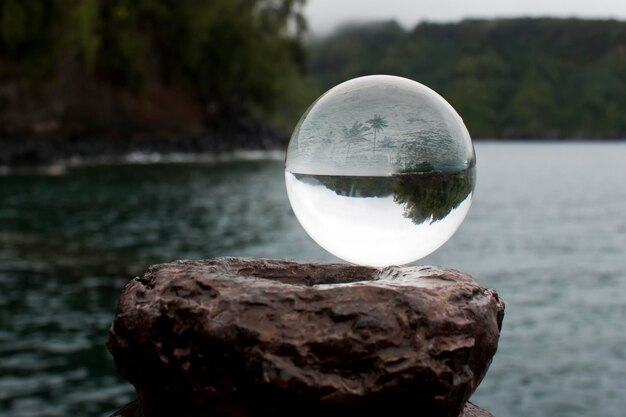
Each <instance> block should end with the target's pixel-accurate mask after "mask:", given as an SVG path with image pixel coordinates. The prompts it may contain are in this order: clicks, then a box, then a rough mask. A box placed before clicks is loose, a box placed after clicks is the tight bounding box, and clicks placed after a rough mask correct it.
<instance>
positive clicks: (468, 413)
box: [111, 401, 493, 417]
mask: <svg viewBox="0 0 626 417" xmlns="http://www.w3.org/2000/svg"><path fill="white" fill-rule="evenodd" d="M111 417H144V414H143V411H142V410H141V404H139V401H133V402H131V403H129V404H126V405H125V406H124V407H122V408H120V409H119V410H118V411H117V412H116V413H114V414H113V415H112V416H111ZM205 417H209V416H205ZM459 417H493V414H491V413H490V412H488V411H487V410H483V409H482V408H480V407H478V406H476V405H474V404H472V403H470V402H467V403H466V404H465V407H464V408H463V414H461V415H460V416H459Z"/></svg>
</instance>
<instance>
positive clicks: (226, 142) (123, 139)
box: [0, 113, 289, 166]
mask: <svg viewBox="0 0 626 417" xmlns="http://www.w3.org/2000/svg"><path fill="white" fill-rule="evenodd" d="M288 142H289V135H288V134H286V133H285V132H282V131H280V130H278V129H275V128H272V127H270V126H269V125H267V124H266V123H264V122H262V121H261V120H259V119H256V118H254V117H251V116H249V115H246V114H243V113H242V114H238V115H231V116H230V117H229V118H228V119H226V120H224V121H222V122H220V123H219V124H218V125H215V126H212V127H209V128H206V129H205V130H203V131H201V132H182V133H178V134H174V133H170V134H168V135H164V136H159V135H158V134H155V133H152V132H143V133H142V132H127V133H123V134H117V135H111V136H102V135H96V136H79V137H72V136H67V137H66V136H62V137H57V136H52V137H39V136H26V137H19V138H16V137H10V138H0V166H1V165H4V166H39V165H46V164H53V163H57V162H62V161H67V160H72V159H75V158H79V159H81V160H86V161H90V160H102V159H106V160H113V161H115V160H119V159H122V158H124V157H126V156H127V155H130V154H133V153H147V154H151V153H157V154H163V155H167V154H215V155H217V154H222V153H227V152H233V151H239V150H282V149H286V148H287V143H288Z"/></svg>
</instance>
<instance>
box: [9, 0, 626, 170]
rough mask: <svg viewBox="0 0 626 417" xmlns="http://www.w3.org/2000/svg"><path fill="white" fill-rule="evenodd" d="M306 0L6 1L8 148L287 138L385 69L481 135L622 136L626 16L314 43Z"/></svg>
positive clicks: (353, 29) (373, 27)
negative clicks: (267, 131)
mask: <svg viewBox="0 0 626 417" xmlns="http://www.w3.org/2000/svg"><path fill="white" fill-rule="evenodd" d="M304 4H305V0H212V1H201V0H188V1H184V2H180V1H176V0H132V1H131V0H76V1H71V0H40V1H36V2H35V1H32V2H31V1H28V2H25V1H21V0H0V140H3V141H4V143H5V144H6V143H8V141H11V140H18V141H20V140H21V139H23V138H53V139H55V140H58V141H67V140H70V139H71V140H72V141H78V142H80V141H84V140H86V138H94V137H100V138H132V137H136V136H141V137H150V138H154V139H157V140H158V139H159V138H170V139H172V138H174V139H175V138H181V137H184V138H187V137H198V138H205V139H202V140H205V141H211V140H212V141H216V142H228V140H229V138H228V136H229V134H230V133H228V134H223V135H221V136H219V137H217V136H215V135H213V136H212V135H211V134H210V133H211V132H212V131H213V130H215V129H218V128H220V129H222V130H223V127H224V125H233V124H234V125H238V126H239V125H245V128H246V129H248V130H247V132H248V133H246V134H247V135H248V136H251V137H252V139H250V140H251V141H252V142H254V140H255V139H254V137H253V136H255V135H256V133H255V132H258V131H259V128H257V127H256V126H257V125H256V124H254V123H261V124H263V125H268V126H271V127H272V129H274V128H276V129H277V130H276V131H282V132H285V133H288V132H289V131H290V130H291V129H292V128H293V126H294V125H295V123H296V122H297V120H298V118H299V117H300V115H301V114H302V112H303V111H304V110H305V109H306V107H307V106H308V105H309V104H310V103H311V102H312V101H313V100H314V99H315V98H316V97H317V96H318V95H319V94H321V93H322V92H324V91H325V90H327V89H328V88H330V87H332V86H333V85H335V84H337V83H340V82H342V81H344V80H347V79H350V78H352V77H357V76H360V75H366V74H376V73H383V74H393V75H399V76H404V77H408V78H411V79H414V80H416V81H419V82H421V83H423V84H425V85H427V86H429V87H431V88H433V89H434V90H435V91H437V92H438V93H440V94H441V95H442V96H443V97H444V98H446V99H447V100H448V101H449V102H450V103H451V104H452V105H453V106H454V107H455V108H456V109H457V111H458V112H459V114H460V115H461V116H462V117H463V119H464V120H465V122H466V124H467V126H468V129H469V131H470V133H471V134H472V136H473V137H475V138H497V139H506V138H521V139H596V138H624V137H626V117H624V114H626V22H621V21H600V20H578V19H551V18H533V19H531V18H518V19H504V20H464V21H461V22H458V23H446V24H440V23H427V22H426V23H419V24H417V25H416V26H415V27H414V28H412V29H410V30H409V29H405V28H403V27H401V26H399V25H398V24H397V23H395V22H374V23H369V24H351V25H346V26H344V27H342V28H340V29H338V30H337V31H335V32H334V33H332V34H329V35H326V36H323V37H319V36H315V34H310V33H307V29H306V19H305V17H304V15H303V7H304ZM242 118H243V119H244V122H242V121H241V120H242ZM248 119H249V120H254V121H255V122H254V123H252V122H250V121H249V120H248ZM251 123H252V124H251ZM250 126H252V128H251V127H250ZM240 130H241V129H240ZM244 130H245V129H244ZM227 131H228V130H227ZM235 131H237V129H235ZM228 132H230V131H228ZM235 136H236V135H235ZM233 137H234V136H233ZM233 140H234V139H233ZM259 140H260V139H259ZM240 142H241V141H240ZM244 142H246V141H243V142H241V143H244ZM248 142H249V141H248ZM279 142H280V143H281V144H284V139H281V141H279ZM279 142H276V143H279ZM237 143H238V145H237V146H240V145H241V143H239V142H237ZM217 145H219V144H217ZM217 145H216V146H213V148H216V149H219V148H220V146H217ZM233 146H235V145H233ZM243 146H250V147H255V145H254V143H252V144H250V143H247V144H246V143H244V145H243ZM263 146H273V145H271V144H270V145H267V143H266V144H265V145H263ZM226 147H228V146H226ZM6 148H7V149H8V148H9V147H8V146H7V147H6ZM0 162H1V161H0Z"/></svg>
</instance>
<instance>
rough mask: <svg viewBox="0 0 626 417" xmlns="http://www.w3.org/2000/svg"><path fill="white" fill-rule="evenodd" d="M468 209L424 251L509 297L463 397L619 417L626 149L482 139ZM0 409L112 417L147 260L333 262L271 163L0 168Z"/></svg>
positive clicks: (123, 387)
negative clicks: (56, 170)
mask: <svg viewBox="0 0 626 417" xmlns="http://www.w3.org/2000/svg"><path fill="white" fill-rule="evenodd" d="M476 151H477V174H478V178H477V184H476V189H475V194H474V195H473V203H472V209H471V210H470V211H469V213H468V215H467V218H466V220H465V222H464V223H463V224H462V225H461V227H460V229H459V230H458V232H457V233H456V234H455V235H454V236H453V238H452V239H450V240H449V241H448V242H447V243H446V244H445V245H444V246H443V247H442V248H440V249H439V250H438V251H436V252H435V253H433V254H432V255H430V256H428V257H427V258H424V259H422V260H421V261H420V262H419V263H423V264H435V265H444V266H448V267H452V268H456V269H460V270H463V271H465V272H468V273H470V274H471V275H473V276H474V278H475V279H476V280H477V281H479V282H480V283H481V284H482V285H483V286H486V287H493V288H496V289H497V290H498V292H499V293H500V295H501V296H502V297H503V299H504V300H505V302H506V304H507V310H506V315H505V319H504V328H503V332H502V337H501V340H500V346H499V350H498V353H497V354H496V357H495V359H494V362H493V364H492V366H491V368H490V370H489V372H488V374H487V376H486V378H485V380H484V381H483V383H482V384H481V386H480V387H479V388H478V391H477V392H476V394H475V395H474V397H473V398H472V399H473V401H474V402H476V403H478V404H479V405H481V406H483V407H485V408H486V409H488V410H489V411H491V412H492V413H493V414H494V415H495V416H497V417H517V416H534V417H542V416H545V417H548V416H549V417H574V416H580V417H583V416H584V417H588V416H603V417H604V416H609V417H618V416H620V417H621V416H623V410H624V409H626V398H625V397H624V395H623V393H624V392H626V347H625V346H626V320H624V317H626V272H625V267H626V263H625V262H624V259H626V215H624V213H626V186H625V181H626V164H625V163H624V161H626V143H604V144H587V143H558V144H521V143H508V144H496V143H478V144H476ZM0 202H1V204H0V416H2V417H5V416H6V417H9V416H11V417H27V416H28V417H43V416H50V417H51V416H59V417H60V416H63V417H65V416H68V415H80V416H87V417H89V416H108V415H110V414H111V413H112V412H113V411H114V410H115V409H116V407H119V406H120V405H122V404H123V403H125V402H128V401H129V400H130V399H132V397H133V395H134V394H133V391H132V387H131V386H130V385H128V384H127V383H126V382H124V381H123V380H121V379H120V378H118V377H117V376H116V374H115V370H114V367H113V363H112V359H111V358H110V357H109V355H108V353H107V352H106V350H105V348H104V341H105V339H106V333H107V329H108V326H109V324H110V322H111V320H112V319H113V315H114V310H115V302H116V300H117V296H118V294H119V292H120V291H121V289H122V286H123V285H124V284H125V283H126V282H127V281H128V280H129V279H130V278H132V277H133V276H134V275H136V274H140V273H142V272H143V270H145V268H146V267H147V266H148V265H150V264H152V263H157V262H167V261H171V260H174V259H180V258H209V257H216V256H224V255H230V256H263V257H276V258H297V259H309V260H334V258H333V257H332V256H331V255H329V254H328V253H327V252H325V251H324V250H323V249H321V248H320V247H319V246H318V245H317V244H316V243H314V242H313V241H312V240H311V239H310V238H309V237H308V236H307V234H306V233H305V232H304V230H303V229H302V228H301V227H300V225H299V224H298V222H297V220H296V218H295V217H294V216H293V214H292V212H291V208H290V206H289V202H288V200H287V194H286V190H285V185H284V166H283V163H282V161H281V160H264V161H232V162H218V163H204V164H191V163H189V164H160V165H125V166H97V167H84V168H77V169H73V170H70V171H68V172H67V174H65V175H60V176H38V175H19V176H17V175H6V176H0Z"/></svg>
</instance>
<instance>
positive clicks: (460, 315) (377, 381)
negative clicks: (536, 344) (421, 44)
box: [107, 258, 504, 417]
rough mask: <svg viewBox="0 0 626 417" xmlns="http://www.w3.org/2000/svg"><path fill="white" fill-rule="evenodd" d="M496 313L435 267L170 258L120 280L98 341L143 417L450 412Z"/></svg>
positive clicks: (497, 323) (468, 286)
mask: <svg viewBox="0 0 626 417" xmlns="http://www.w3.org/2000/svg"><path fill="white" fill-rule="evenodd" d="M503 313H504V304H503V303H502V301H501V300H500V299H499V297H498V295H497V294H496V292H495V291H494V290H489V289H484V288H481V287H480V286H479V285H478V284H477V283H476V282H474V281H473V280H472V279H471V278H470V277H469V276H467V275H465V274H463V273H461V272H458V271H454V270H450V269H443V268H438V267H428V266H421V267H389V268H384V269H375V268H368V267H359V266H350V265H342V264H317V263H316V264H311V263H301V262H292V261H279V260H268V259H241V258H221V259H215V260H206V261H178V262H174V263H169V264H162V265H156V266H153V267H151V268H149V269H148V271H147V272H146V273H145V274H144V275H143V276H142V277H137V278H135V279H133V280H132V281H131V282H130V283H129V284H127V285H126V287H125V288H124V290H123V292H122V295H121V297H120V299H119V302H118V311H117V315H116V317H115V320H114V322H113V325H112V326H111V329H110V334H109V340H108V342H107V346H108V348H109V350H110V351H111V353H112V354H113V357H114V359H115V362H116V365H117V368H118V371H119V372H120V374H121V375H122V376H124V377H125V378H126V379H128V380H129V381H130V382H131V383H132V384H133V385H135V387H136V389H137V395H138V399H139V401H140V402H141V404H142V407H143V412H144V414H145V416H146V417H156V416H168V417H171V416H173V415H176V416H177V417H191V416H193V417H195V416H214V415H224V416H286V415H294V414H296V415H300V416H309V415H311V416H312V415H319V414H320V413H324V414H327V415H339V414H341V415H344V416H345V415H349V416H370V415H371V416H380V415H381V414H386V413H393V415H396V416H399V415H411V416H413V417H420V416H421V417H438V416H441V417H457V416H459V415H460V413H461V412H462V411H463V407H464V406H465V404H466V401H467V399H468V398H469V396H470V395H471V393H472V392H473V391H474V390H475V389H476V387H477V385H478V384H479V382H480V381H481V379H482V378H483V376H484V375H485V372H486V371H487V368H488V366H489V364H490V362H491V359H492V357H493V355H494V353H495V351H496V347H497V341H498V337H499V331H500V327H501V324H502V318H503ZM467 415H468V417H469V416H471V414H467ZM475 415H478V416H480V415H481V414H475ZM483 415H484V414H483Z"/></svg>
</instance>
